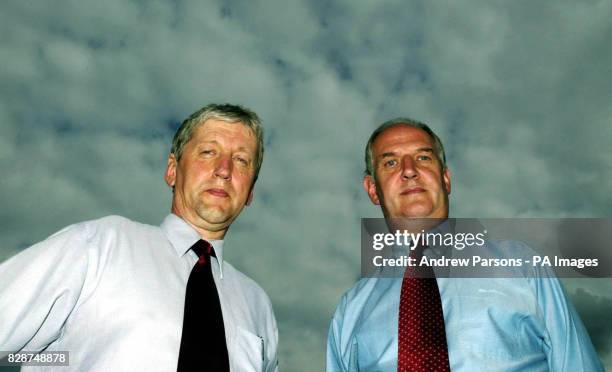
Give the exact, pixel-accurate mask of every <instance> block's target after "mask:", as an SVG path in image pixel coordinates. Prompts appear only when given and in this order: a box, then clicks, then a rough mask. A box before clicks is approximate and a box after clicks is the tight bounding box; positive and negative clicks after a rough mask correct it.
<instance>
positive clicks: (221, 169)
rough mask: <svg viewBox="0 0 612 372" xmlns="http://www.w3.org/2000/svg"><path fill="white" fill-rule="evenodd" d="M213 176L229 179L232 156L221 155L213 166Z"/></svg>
mask: <svg viewBox="0 0 612 372" xmlns="http://www.w3.org/2000/svg"><path fill="white" fill-rule="evenodd" d="M215 176H217V177H219V178H223V179H224V180H229V179H230V178H231V176H232V158H231V156H222V157H220V159H219V161H218V162H217V164H216V167H215Z"/></svg>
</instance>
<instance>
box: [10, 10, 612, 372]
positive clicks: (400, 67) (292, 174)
mask: <svg viewBox="0 0 612 372" xmlns="http://www.w3.org/2000/svg"><path fill="white" fill-rule="evenodd" d="M0 10H1V11H0V35H1V36H0V53H1V55H2V68H0V166H1V167H2V168H1V169H2V175H3V176H2V179H1V180H0V202H1V205H2V208H1V209H0V231H1V234H0V247H1V249H0V259H4V258H6V257H8V256H10V255H12V254H14V253H16V252H18V251H19V250H21V249H23V248H25V247H27V246H28V245H30V244H32V243H33V242H36V241H38V240H41V239H43V238H45V237H46V236H48V235H50V234H51V233H52V232H54V231H56V230H58V229H60V228H61V227H63V226H66V225H68V224H72V223H75V222H78V221H82V220H86V219H94V218H99V217H102V216H105V215H108V214H120V215H123V216H126V217H129V218H132V219H135V220H139V221H143V222H147V223H152V224H158V223H159V222H160V221H161V220H162V219H163V217H164V216H165V214H166V213H167V212H168V210H169V205H170V196H171V193H170V190H169V189H168V188H167V187H166V185H165V184H164V182H163V180H162V175H163V170H164V167H165V162H166V156H167V153H168V150H169V147H170V146H169V145H170V141H171V136H172V135H173V133H174V131H175V129H176V128H177V126H178V124H179V123H180V121H182V119H183V118H184V117H186V116H187V115H189V114H190V113H191V112H193V111H195V110H196V109H198V108H200V107H201V106H203V105H205V104H207V103H209V102H232V103H240V104H243V105H246V106H248V107H250V108H252V109H254V110H255V111H256V112H258V113H259V114H260V116H261V117H262V119H263V121H264V125H265V128H266V146H267V147H266V158H265V161H264V165H263V169H262V172H261V174H260V180H259V181H258V184H257V187H256V194H255V201H254V203H253V205H252V206H251V207H249V208H247V209H246V210H245V212H244V213H243V215H242V216H241V217H240V219H239V220H238V222H237V223H236V224H235V226H233V227H232V229H231V231H230V234H229V235H228V238H227V243H226V244H227V245H226V246H227V255H228V260H229V261H231V262H232V263H234V265H235V266H237V267H239V268H240V269H241V270H243V271H244V272H246V273H247V274H248V275H250V276H251V277H253V278H254V279H256V280H257V281H258V282H259V283H260V284H261V285H262V286H263V287H264V288H265V289H266V291H267V292H268V294H269V295H270V297H271V299H272V302H273V304H274V307H275V311H276V314H277V318H278V321H279V327H280V337H281V349H280V363H281V368H282V369H283V370H285V371H318V370H323V368H324V356H325V339H326V334H327V327H328V324H329V320H330V318H331V315H332V313H333V311H334V309H335V306H336V304H337V302H338V299H339V297H340V296H341V294H342V293H343V292H344V291H345V290H347V289H348V288H349V287H350V286H351V285H352V284H353V283H354V281H355V279H356V278H357V277H358V275H359V236H360V235H359V218H361V217H378V216H380V212H379V211H378V209H377V208H375V207H374V206H372V205H370V203H369V201H368V199H367V197H366V194H365V193H364V192H363V190H362V187H361V177H362V172H363V164H362V153H363V147H364V145H365V142H366V141H367V138H368V136H369V133H370V132H371V131H372V130H373V128H375V127H376V125H377V123H379V122H381V121H384V120H386V119H389V118H391V117H395V116H409V117H413V118H415V119H418V120H421V121H425V122H427V123H430V124H431V126H432V127H433V128H434V129H435V130H436V131H437V132H439V134H440V136H441V138H442V140H443V141H444V142H445V144H446V147H447V157H448V159H449V165H450V168H451V171H452V172H453V192H452V195H451V214H452V215H454V216H456V217H555V218H556V217H612V216H611V212H610V211H611V210H612V199H611V198H610V197H609V196H608V195H609V190H610V189H612V177H611V174H612V169H611V167H612V151H611V150H610V149H611V148H612V125H611V124H612V105H610V102H612V86H611V85H610V76H612V48H610V46H609V43H610V40H611V39H612V23H611V22H610V21H609V15H610V14H612V3H611V2H605V1H596V0H593V1H586V0H585V1H538V2H533V1H488V0H487V1H476V0H475V1H463V2H451V4H450V5H449V4H443V3H442V2H431V1H404V0H398V1H376V2H365V1H362V2H357V1H353V0H344V1H333V2H332V1H298V0H292V1H266V2H257V1H246V0H244V1H241V0H229V1H195V0H193V1H192V0H187V1H182V0H157V1H125V0H108V1H82V0H78V1H77V0H74V1H54V0H49V1H24V0H14V1H12V0H9V1H3V2H2V4H1V5H0ZM611 283H612V282H611V281H610V280H608V279H581V280H566V285H567V289H568V292H569V293H570V295H571V297H572V298H573V301H574V303H575V305H576V307H577V308H578V309H579V311H580V312H581V314H582V316H583V319H584V322H585V323H586V325H587V327H588V328H589V329H590V330H591V336H592V338H593V341H594V343H595V344H596V346H597V349H598V351H599V352H600V355H601V356H602V359H604V361H605V362H606V364H607V366H608V367H609V368H610V367H611V366H612V325H611V322H610V320H611V319H610V315H609V314H611V313H612V297H611V296H610V287H611Z"/></svg>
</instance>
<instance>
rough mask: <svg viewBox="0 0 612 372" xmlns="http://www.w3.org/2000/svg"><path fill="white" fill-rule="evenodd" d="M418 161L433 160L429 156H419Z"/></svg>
mask: <svg viewBox="0 0 612 372" xmlns="http://www.w3.org/2000/svg"><path fill="white" fill-rule="evenodd" d="M417 159H418V160H431V156H429V155H419V156H418V157H417Z"/></svg>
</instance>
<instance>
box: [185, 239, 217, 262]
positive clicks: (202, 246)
mask: <svg viewBox="0 0 612 372" xmlns="http://www.w3.org/2000/svg"><path fill="white" fill-rule="evenodd" d="M191 249H192V250H193V251H194V252H195V254H197V255H198V257H199V259H198V264H200V265H203V264H205V263H206V261H208V259H209V258H210V256H213V257H217V256H216V255H215V250H214V249H213V246H212V245H211V244H210V243H209V242H207V241H206V240H203V239H200V240H198V241H197V242H196V243H195V244H194V245H192V246H191Z"/></svg>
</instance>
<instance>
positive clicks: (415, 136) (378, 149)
mask: <svg viewBox="0 0 612 372" xmlns="http://www.w3.org/2000/svg"><path fill="white" fill-rule="evenodd" d="M420 148H431V149H433V148H434V140H433V138H431V136H430V135H429V134H428V133H427V132H425V131H424V130H423V129H420V128H415V127H411V126H408V125H405V124H396V125H394V126H391V127H389V128H387V129H385V130H384V131H383V132H382V133H380V134H379V135H378V136H377V137H376V139H375V140H374V142H373V143H372V155H374V156H376V155H379V154H380V153H382V152H386V151H389V150H393V149H398V150H402V149H405V150H412V149H420Z"/></svg>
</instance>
